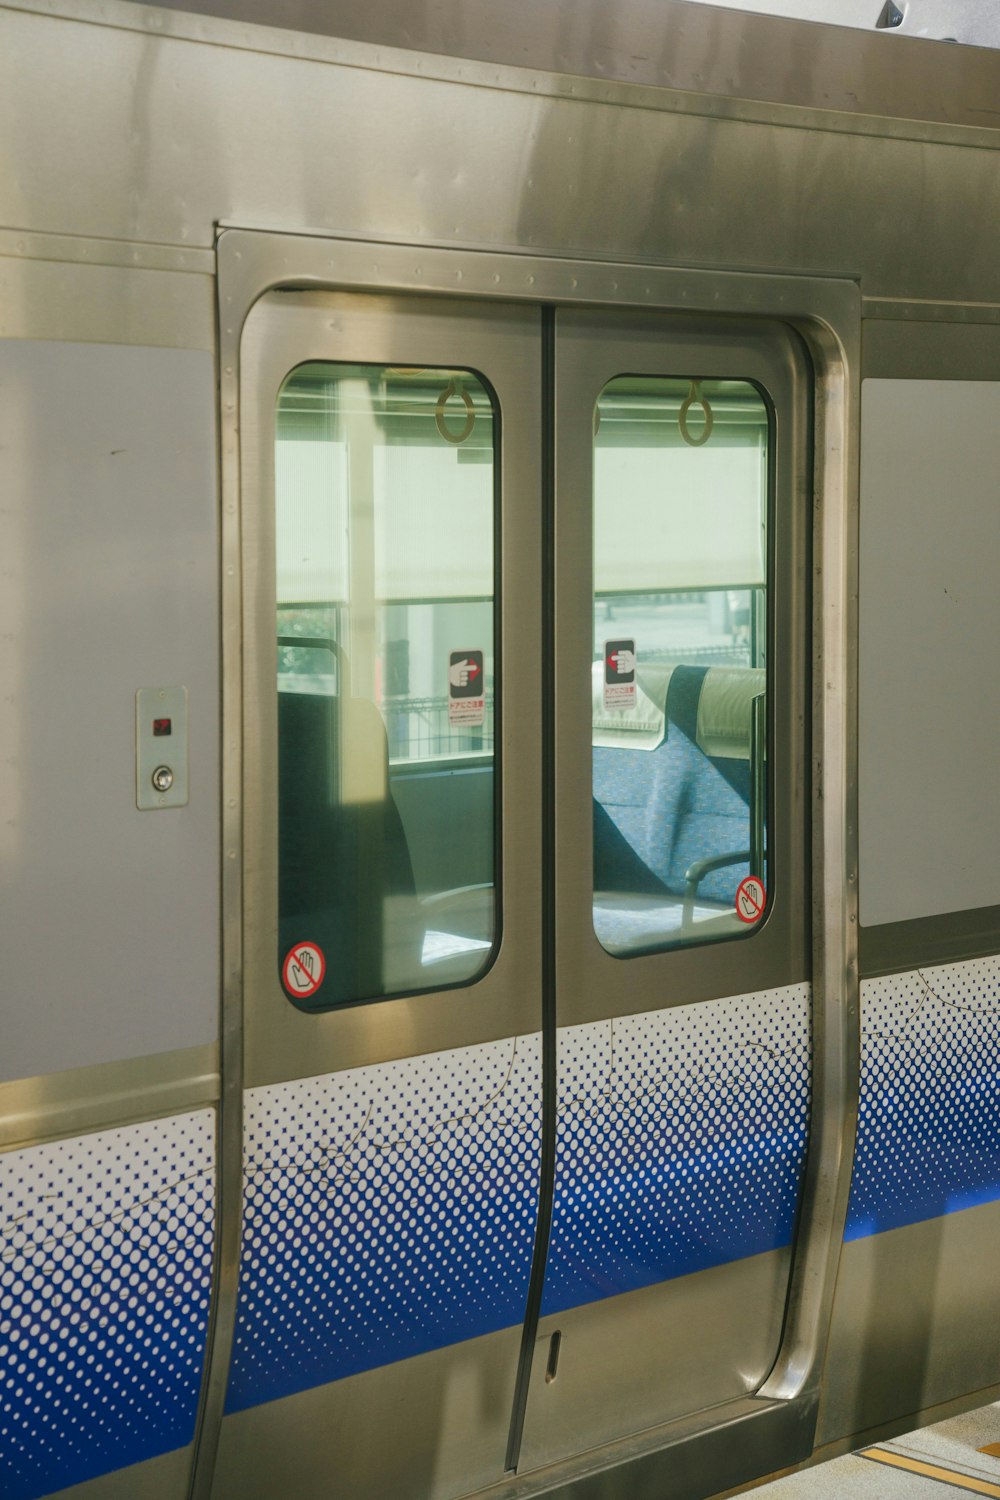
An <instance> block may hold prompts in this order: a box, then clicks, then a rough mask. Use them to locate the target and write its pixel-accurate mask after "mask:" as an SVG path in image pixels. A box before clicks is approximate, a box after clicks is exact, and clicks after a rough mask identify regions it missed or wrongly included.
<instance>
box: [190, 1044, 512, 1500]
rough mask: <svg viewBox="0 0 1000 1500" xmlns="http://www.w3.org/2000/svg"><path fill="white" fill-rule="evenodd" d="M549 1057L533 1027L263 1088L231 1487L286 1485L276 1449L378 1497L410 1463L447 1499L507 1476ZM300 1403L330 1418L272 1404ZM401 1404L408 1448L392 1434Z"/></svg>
mask: <svg viewBox="0 0 1000 1500" xmlns="http://www.w3.org/2000/svg"><path fill="white" fill-rule="evenodd" d="M540 1061H541V1057H540V1039H539V1038H538V1037H518V1038H510V1039H508V1040H506V1041H502V1042H490V1043H485V1044H482V1045H480V1046H476V1047H467V1048H461V1049H459V1050H456V1051H453V1052H446V1053H439V1054H436V1055H432V1056H425V1057H418V1058H407V1059H402V1060H400V1061H397V1062H390V1063H384V1064H377V1065H374V1066H372V1067H369V1068H361V1069H354V1070H351V1071H348V1072H345V1073H337V1074H328V1075H325V1076H323V1077H319V1078H311V1079H303V1080H296V1081H292V1082H289V1083H284V1084H272V1085H267V1086H265V1087H262V1088H257V1089H252V1090H250V1091H249V1092H248V1094H247V1096H246V1109H247V1128H246V1135H245V1145H244V1171H245V1208H244V1223H243V1247H242V1255H241V1268H240V1286H239V1301H238V1308H237V1320H236V1333H235V1341H234V1350H233V1359H232V1367H231V1372H230V1382H229V1394H228V1397H227V1411H228V1413H229V1414H230V1415H229V1416H228V1417H227V1419H226V1421H225V1422H224V1424H223V1431H224V1434H225V1433H229V1434H234V1433H238V1434H239V1441H238V1442H236V1441H234V1439H233V1437H232V1436H229V1437H226V1436H224V1438H223V1445H222V1449H221V1453H220V1459H219V1464H218V1468H217V1472H216V1482H215V1489H214V1492H213V1493H214V1494H216V1495H217V1496H219V1497H226V1496H228V1495H230V1494H233V1493H244V1492H245V1493H254V1494H261V1495H266V1494H268V1491H267V1489H266V1487H265V1488H258V1489H253V1490H252V1491H250V1490H248V1491H244V1489H243V1486H244V1484H245V1483H247V1482H248V1481H247V1478H246V1476H247V1475H248V1474H250V1473H254V1474H258V1475H260V1474H265V1473H267V1472H269V1465H277V1466H278V1467H277V1469H276V1470H275V1472H277V1473H284V1472H285V1468H286V1467H287V1466H288V1465H291V1466H292V1468H293V1469H294V1471H295V1472H296V1474H298V1475H300V1476H301V1480H302V1483H303V1484H312V1485H313V1486H314V1487H313V1488H306V1489H304V1490H303V1491H302V1494H303V1496H304V1495H307V1494H309V1495H311V1494H315V1495H317V1496H318V1495H319V1494H321V1493H325V1490H321V1489H319V1488H316V1487H315V1486H316V1485H320V1484H327V1485H328V1484H330V1483H331V1482H332V1483H336V1484H337V1485H338V1486H340V1485H343V1486H344V1488H345V1490H346V1491H347V1492H349V1493H351V1494H352V1495H357V1496H359V1497H360V1496H362V1495H364V1496H371V1497H372V1500H375V1497H376V1496H380V1495H383V1494H385V1493H387V1490H386V1486H387V1485H389V1479H390V1477H391V1475H392V1473H393V1466H394V1465H396V1464H400V1465H403V1464H406V1463H408V1462H409V1461H411V1460H412V1462H413V1463H414V1464H416V1465H417V1466H418V1467H420V1466H425V1467H426V1468H427V1476H426V1477H427V1483H428V1484H431V1481H432V1480H433V1484H432V1486H431V1488H430V1489H428V1491H427V1493H428V1494H433V1495H435V1496H442V1497H443V1496H445V1495H447V1496H451V1495H456V1494H459V1493H463V1492H464V1490H465V1489H470V1488H478V1487H481V1486H482V1485H484V1484H486V1483H489V1482H491V1481H493V1480H496V1479H499V1477H500V1474H501V1472H502V1461H503V1448H504V1442H505V1439H506V1432H507V1422H508V1420H509V1415H510V1401H511V1394H512V1390H513V1384H514V1375H515V1371H516V1366H517V1355H518V1349H519V1345H520V1337H521V1322H522V1319H523V1315H524V1305H525V1299H526V1296H527V1286H528V1276H529V1271H530V1265H531V1252H532V1245H533V1240H534V1230H535V1214H536V1208H537V1192H538V1170H539V1168H538V1156H539V1150H540V1103H539V1100H540V1079H539V1072H540ZM450 1350H453V1351H454V1353H453V1354H452V1353H450V1352H449V1351H450ZM434 1351H438V1352H437V1353H434ZM463 1351H464V1352H463ZM478 1351H483V1352H482V1354H480V1353H479V1352H478ZM480 1359H481V1360H482V1363H480ZM428 1370H429V1371H431V1372H432V1373H431V1374H428V1373H427V1372H428ZM453 1370H457V1371H458V1372H459V1375H460V1377H461V1378H460V1379H459V1377H458V1376H456V1375H455V1374H454V1373H453ZM456 1382H457V1383H456ZM460 1387H461V1390H464V1391H465V1394H464V1395H462V1394H461V1390H460ZM317 1388H320V1389H319V1390H317ZM477 1391H478V1393H479V1394H478V1395H477V1394H476V1392H477ZM290 1401H291V1402H292V1403H293V1406H292V1409H293V1410H294V1411H295V1412H297V1413H298V1412H300V1411H301V1412H310V1413H313V1416H314V1418H315V1420H313V1419H312V1418H310V1419H309V1420H308V1421H306V1425H305V1426H303V1425H302V1423H301V1422H300V1420H299V1418H298V1417H296V1419H295V1422H294V1424H293V1426H292V1427H290V1428H288V1429H286V1428H285V1425H284V1423H283V1421H282V1420H280V1419H279V1418H276V1417H275V1415H274V1411H275V1408H276V1407H278V1408H281V1409H285V1408H287V1407H288V1406H289V1402H290ZM456 1402H457V1406H456V1405H455V1403H456ZM294 1403H298V1404H294ZM443 1403H444V1405H443ZM463 1403H468V1404H463ZM240 1414H243V1415H240ZM397 1418H398V1419H399V1420H400V1421H404V1420H405V1431H403V1430H398V1431H396V1432H395V1436H394V1441H393V1444H392V1445H391V1446H392V1449H393V1451H394V1452H395V1455H396V1456H393V1453H391V1452H390V1451H389V1445H384V1444H381V1443H380V1442H379V1439H378V1436H377V1433H378V1431H379V1430H380V1429H381V1428H382V1427H383V1425H388V1426H393V1424H394V1423H395V1422H396V1420H397ZM362 1422H364V1423H368V1424H371V1425H370V1426H369V1429H368V1431H367V1434H366V1435H363V1433H362V1432H361V1431H359V1430H358V1428H359V1423H362ZM443 1422H444V1423H445V1426H444V1427H442V1423H443ZM345 1424H346V1425H345ZM276 1432H281V1433H283V1434H284V1436H282V1437H281V1438H280V1440H279V1439H278V1438H276V1435H275V1434H276ZM351 1433H354V1434H355V1438H354V1439H352V1440H351V1441H347V1435H348V1434H351ZM408 1452H409V1455H410V1458H409V1459H408V1458H407V1453H408ZM309 1476H313V1477H312V1478H311V1479H310V1478H309ZM254 1482H255V1483H258V1482H262V1481H258V1480H255V1481H254ZM400 1482H401V1476H400ZM393 1489H394V1487H393V1486H391V1485H390V1487H389V1491H388V1492H393ZM271 1493H273V1491H272V1492H271ZM421 1493H423V1492H422V1491H421Z"/></svg>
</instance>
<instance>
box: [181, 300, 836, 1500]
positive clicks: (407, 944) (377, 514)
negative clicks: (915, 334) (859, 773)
mask: <svg viewBox="0 0 1000 1500" xmlns="http://www.w3.org/2000/svg"><path fill="white" fill-rule="evenodd" d="M805 382H806V377H805V373H804V362H803V360H802V357H801V355H800V352H799V348H798V345H797V343H796V340H795V338H794V336H793V335H791V334H790V333H788V332H787V331H785V330H783V329H782V328H781V327H780V326H779V325H776V324H769V323H766V322H765V321H763V320H754V321H750V320H747V321H745V322H740V321H737V320H730V319H718V320H711V321H708V320H703V321H699V320H698V319H695V318H693V317H692V318H686V317H683V316H667V315H658V314H650V313H646V312H644V313H642V314H641V315H640V314H638V313H636V312H634V311H631V310H621V311H614V312H612V311H586V310H565V311H562V310H553V309H552V308H546V309H541V308H534V307H530V306H520V305H517V304H514V303H509V304H504V303H499V302H488V301H485V300H484V301H480V302H477V301H476V300H474V299H467V300H461V301H460V300H448V299H446V298H444V297H438V296H426V297H417V296H395V295H394V296H388V295H379V296H376V295H361V294H358V293H349V292H336V291H308V290H290V291H283V292H276V293H271V294H269V295H267V296H265V297H264V298H263V299H261V300H260V301H259V302H258V303H257V304H256V305H255V306H254V307H253V309H252V311H251V312H250V314H249V317H248V320H247V324H246V328H245V332H244V335H243V339H242V345H241V370H240V391H241V396H240V435H239V459H240V469H241V479H240V493H241V524H242V537H241V549H242V550H241V564H240V566H241V572H242V588H243V596H242V622H243V626H242V653H243V654H242V774H241V778H240V789H241V792H242V805H243V815H244V829H243V832H244V853H243V883H242V902H241V914H240V917H239V919H238V921H237V924H236V926H235V927H234V928H232V929H231V930H230V933H229V937H228V943H229V949H230V952H231V953H236V952H238V951H239V943H240V939H241V938H242V954H243V964H242V974H243V978H242V988H241V990H240V991H239V994H240V995H241V998H242V1005H241V1006H237V1005H235V1004H234V1005H233V1006H232V1007H231V1009H230V1012H229V1015H228V1025H229V1028H230V1034H229V1040H228V1043H227V1046H228V1050H227V1066H228V1067H229V1068H230V1070H231V1071H230V1078H231V1079H233V1078H238V1087H239V1092H238V1094H233V1093H231V1095H230V1103H229V1105H228V1113H227V1114H226V1115H225V1118H226V1119H227V1120H228V1121H229V1122H232V1121H233V1120H234V1119H237V1118H238V1119H239V1122H240V1123H239V1133H240V1134H239V1138H240V1141H241V1143H242V1160H243V1168H242V1197H241V1199H240V1201H239V1203H238V1204H237V1205H236V1206H237V1209H238V1215H239V1226H240V1232H239V1246H238V1249H239V1255H238V1262H239V1264H238V1281H237V1278H236V1277H235V1276H234V1274H233V1267H232V1264H230V1263H229V1262H227V1261H226V1259H225V1258H224V1261H223V1285H222V1289H221V1291H220V1309H221V1311H220V1316H219V1324H218V1331H217V1337H216V1354H215V1366H214V1368H215V1370H216V1372H218V1371H219V1370H222V1371H224V1376H225V1380H226V1395H225V1415H224V1417H223V1418H222V1422H221V1438H220V1443H219V1454H218V1463H217V1466H216V1472H215V1482H214V1489H213V1491H212V1493H213V1495H214V1496H215V1497H216V1500H225V1497H228V1496H230V1495H233V1494H240V1495H241V1496H245V1497H248V1500H251V1497H260V1500H264V1497H267V1500H272V1497H273V1496H274V1495H276V1494H295V1495H296V1496H297V1497H298V1500H312V1497H315V1500H319V1497H321V1496H322V1497H325V1496H326V1495H328V1494H329V1493H331V1492H333V1489H335V1491H336V1492H337V1493H342V1494H345V1495H351V1496H353V1497H357V1500H375V1497H382V1496H386V1495H390V1494H398V1495H412V1496H414V1497H419V1500H454V1497H457V1496H461V1495H465V1494H470V1493H472V1492H475V1491H477V1490H480V1489H482V1488H484V1487H487V1486H489V1485H491V1484H495V1483H497V1482H499V1481H501V1480H502V1479H503V1477H504V1475H505V1474H508V1475H509V1474H510V1473H511V1472H513V1471H515V1470H516V1471H517V1472H518V1473H521V1474H524V1473H531V1472H532V1471H535V1470H538V1469H540V1468H543V1467H545V1466H546V1465H549V1464H552V1463H557V1462H559V1461H561V1460H563V1459H566V1458H568V1457H571V1456H573V1455H578V1454H581V1453H584V1452H586V1451H588V1450H591V1449H594V1448H595V1447H599V1446H600V1445H602V1444H606V1443H610V1442H613V1441H615V1440H617V1439H621V1438H623V1437H627V1436H629V1435H632V1434H636V1433H639V1432H641V1431H644V1430H646V1429H649V1428H652V1427H655V1426H658V1425H661V1424H664V1423H668V1422H670V1421H672V1420H673V1419H675V1418H678V1417H690V1416H692V1415H694V1414H697V1413H700V1412H703V1411H705V1410H707V1409H709V1408H712V1407H718V1406H721V1405H723V1404H724V1403H726V1402H727V1401H730V1400H733V1399H736V1398H739V1397H742V1396H746V1395H747V1394H749V1393H751V1392H753V1391H755V1390H756V1389H758V1388H759V1387H760V1386H761V1385H762V1383H763V1381H764V1380H765V1378H766V1376H767V1374H768V1371H769V1369H770V1368H771V1366H772V1364H773V1363H774V1360H775V1358H776V1354H777V1351H778V1346H779V1343H780V1339H781V1332H782V1324H783V1319H784V1316H785V1308H786V1303H787V1299H788V1290H789V1283H790V1272H791V1264H792V1254H793V1242H794V1237H795V1233H796V1222H797V1213H798V1204H799V1197H800V1182H801V1177H802V1168H803V1161H804V1156H805V1149H806V1141H807V1133H808V1122H809V1104H810V992H809V986H808V982H807V981H808V962H809V957H808V955H809V943H808V913H809V889H808V869H809V863H808V858H807V826H806V825H807V811H806V804H807V781H808V776H807V764H808V759H807V750H808V746H807V727H806V726H807V723H808V710H807V702H808V661H809V621H808V609H807V605H808V599H807V585H806V582H805V580H806V579H807V577H808V535H809V524H810V507H809V503H808V498H807V491H806V483H805V461H806V434H805V432H804V429H803V418H802V416H801V413H803V412H804V411H805V410H806V409H807V401H806V394H807V388H806V383H805ZM241 1048H242V1051H241V1050H240V1049H241ZM240 1067H241V1068H242V1076H241V1077H240V1076H239V1071H238V1070H239V1068H240ZM230 1087H231V1089H232V1088H233V1087H234V1086H233V1085H232V1084H231V1085H230ZM227 1128H230V1129H231V1128H232V1127H231V1123H230V1125H229V1127H227ZM228 1184H229V1185H228V1187H224V1192H227V1193H228V1195H229V1196H228V1198H227V1199H226V1201H227V1202H228V1203H229V1205H230V1209H232V1206H233V1203H234V1198H233V1192H234V1188H233V1176H232V1174H230V1177H229V1178H228ZM232 1247H233V1252H234V1253H233V1264H234V1263H235V1258H236V1257H235V1249H236V1246H235V1240H234V1241H233V1242H232ZM227 1266H228V1269H227ZM227 1276H228V1278H229V1281H228V1283H227V1281H226V1277H227ZM227 1297H228V1298H229V1299H230V1300H229V1303H228V1304H227V1303H226V1298H227ZM227 1305H228V1313H227V1310H226V1309H227ZM227 1317H228V1323H227ZM227 1340H228V1346H227ZM214 1378H216V1379H219V1376H218V1375H217V1374H216V1376H215V1377H214ZM203 1468H204V1466H203ZM199 1500H200V1496H199Z"/></svg>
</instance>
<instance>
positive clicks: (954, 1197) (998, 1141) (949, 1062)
mask: <svg viewBox="0 0 1000 1500" xmlns="http://www.w3.org/2000/svg"><path fill="white" fill-rule="evenodd" d="M861 1023H862V1033H861V1101H860V1111H859V1116H858V1139H857V1146H856V1149H855V1155H854V1178H853V1181H852V1185H851V1200H850V1205H849V1207H848V1213H847V1227H846V1232H845V1239H846V1240H848V1241H852V1240H859V1239H864V1238H865V1237H866V1236H868V1235H873V1234H876V1235H877V1234H879V1233H881V1232H883V1231H884V1230H887V1229H895V1228H898V1227H899V1226H901V1225H904V1224H913V1223H916V1222H918V1221H920V1220H925V1219H936V1218H938V1217H939V1216H940V1215H942V1214H952V1213H955V1212H956V1211H957V1210H958V1209H962V1208H969V1207H972V1206H974V1205H976V1204H979V1203H988V1202H992V1201H994V1200H996V1199H1000V1132H998V1130H997V1120H998V1118H1000V957H993V958H984V959H974V960H970V961H967V962H965V963H959V964H944V965H941V966H940V967H937V968H933V969H917V970H914V971H913V972H912V973H909V974H893V975H888V976H886V977H885V978H882V979H866V980H865V981H864V982H863V983H862V986H861Z"/></svg>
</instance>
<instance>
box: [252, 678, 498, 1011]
mask: <svg viewBox="0 0 1000 1500" xmlns="http://www.w3.org/2000/svg"><path fill="white" fill-rule="evenodd" d="M278 735H279V746H282V747H288V753H286V754H284V755H282V754H281V753H280V751H279V757H278V759H279V767H278V839H279V845H280V857H279V870H280V872H281V874H280V882H279V894H278V926H279V952H280V954H282V955H283V954H285V953H287V952H288V951H289V949H290V948H291V947H292V946H293V945H294V944H295V943H297V942H305V941H311V942H315V943H318V945H319V946H320V947H321V948H322V950H323V952H324V954H325V955H326V956H327V960H328V962H327V971H326V979H325V980H324V986H323V994H322V999H323V1004H324V1005H335V1004H338V1003H345V1002H350V1001H353V1000H357V999H359V998H361V997H364V996H370V995H379V994H393V993H399V992H402V991H405V990H407V989H410V988H413V987H415V986H416V985H417V984H422V983H425V982H426V973H425V971H426V970H427V968H429V967H431V966H433V967H435V969H436V970H437V974H438V977H439V978H440V982H441V983H442V984H450V983H455V982H457V981H458V980H460V979H462V978H464V977H465V971H466V970H468V969H469V968H470V967H472V966H473V965H478V963H479V962H480V961H481V955H482V951H483V950H484V949H486V948H488V947H490V945H491V937H490V935H491V932H492V910H493V893H492V887H491V886H488V885H486V884H484V883H476V884H473V885H466V886H462V887H459V888H456V889H448V890H440V889H438V890H437V891H435V892H434V893H433V894H431V895H424V896H421V895H420V894H419V893H418V885H417V881H416V879H415V876H414V862H413V859H412V857H411V852H410V847H409V844H408V841H407V835H406V829H405V827H404V822H403V819H402V818H401V816H400V812H399V808H398V807H397V802H396V798H395V796H394V794H393V783H392V780H391V778H390V775H389V756H388V743H387V739H386V732H385V725H384V723H383V721H382V717H381V715H380V713H379V711H378V709H377V708H376V706H375V705H374V704H373V703H371V702H369V701H368V700H367V699H364V698H351V697H339V696H335V695H330V694H325V693H323V694H320V693H315V692H301V691H299V692H295V691H292V692H287V691H284V692H279V693H278Z"/></svg>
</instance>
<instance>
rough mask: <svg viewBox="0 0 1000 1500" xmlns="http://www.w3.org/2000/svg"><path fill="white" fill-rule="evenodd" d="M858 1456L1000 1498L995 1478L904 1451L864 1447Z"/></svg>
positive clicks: (960, 1488) (957, 1487) (955, 1486)
mask: <svg viewBox="0 0 1000 1500" xmlns="http://www.w3.org/2000/svg"><path fill="white" fill-rule="evenodd" d="M858 1457H859V1458H867V1459H870V1460H871V1461H872V1463H876V1464H888V1465H889V1467H890V1468H893V1469H903V1470H905V1471H906V1473H908V1474H919V1475H920V1476H921V1478H923V1479H936V1480H937V1481H938V1482H939V1483H941V1484H950V1485H951V1487H952V1489H955V1490H968V1491H969V1492H970V1493H971V1494H973V1495H993V1496H996V1497H997V1500H1000V1484H997V1483H996V1482H994V1481H993V1480H990V1479H977V1478H975V1476H974V1475H972V1474H963V1473H961V1472H960V1471H959V1470H957V1469H946V1468H944V1467H943V1466H942V1465H941V1464H929V1463H926V1462H925V1461H924V1460H923V1459H921V1458H907V1456H906V1455H905V1454H903V1453H893V1451H892V1450H891V1449H890V1448H862V1449H861V1451H860V1452H859V1453H858Z"/></svg>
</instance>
